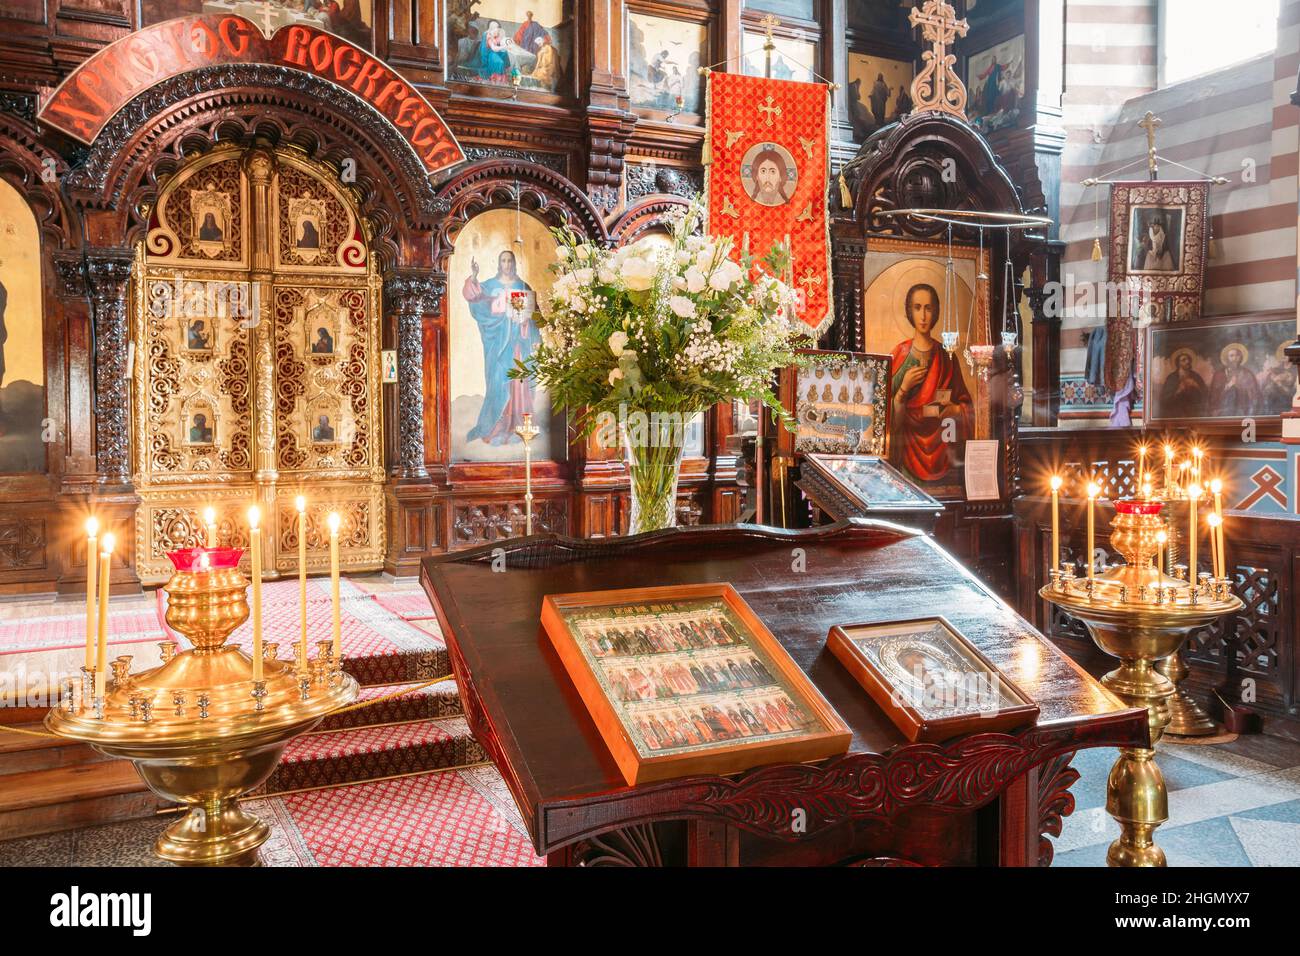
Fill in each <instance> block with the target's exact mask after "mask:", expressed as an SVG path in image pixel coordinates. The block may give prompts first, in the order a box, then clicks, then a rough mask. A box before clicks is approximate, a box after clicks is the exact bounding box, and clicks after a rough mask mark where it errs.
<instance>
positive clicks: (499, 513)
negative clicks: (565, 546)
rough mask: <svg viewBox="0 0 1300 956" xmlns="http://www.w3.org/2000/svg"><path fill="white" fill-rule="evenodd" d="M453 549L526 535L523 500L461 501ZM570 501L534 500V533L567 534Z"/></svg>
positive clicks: (453, 520)
mask: <svg viewBox="0 0 1300 956" xmlns="http://www.w3.org/2000/svg"><path fill="white" fill-rule="evenodd" d="M451 523H452V528H451V533H452V540H451V546H452V547H453V548H464V547H470V546H472V545H478V544H490V543H492V542H494V541H504V540H505V539H506V538H514V537H518V536H520V535H522V534H523V533H524V527H525V524H526V515H525V512H524V502H523V499H522V498H520V499H518V500H510V501H473V502H470V501H458V502H456V503H455V504H453V506H452V512H451ZM568 527H569V502H568V498H536V499H534V500H533V533H534V534H541V533H543V532H554V533H556V534H567V533H568Z"/></svg>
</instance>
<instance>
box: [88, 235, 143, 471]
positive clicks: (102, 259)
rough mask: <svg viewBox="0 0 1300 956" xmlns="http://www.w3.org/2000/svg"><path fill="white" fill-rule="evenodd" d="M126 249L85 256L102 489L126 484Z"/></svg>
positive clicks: (128, 464)
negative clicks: (93, 327)
mask: <svg viewBox="0 0 1300 956" xmlns="http://www.w3.org/2000/svg"><path fill="white" fill-rule="evenodd" d="M132 265H133V257H132V253H131V250H130V249H96V250H93V251H91V252H90V253H89V254H88V256H87V269H88V271H89V276H88V281H89V292H90V300H91V303H92V312H91V314H92V316H93V321H94V326H95V356H94V362H95V466H96V470H97V471H98V472H99V476H100V480H101V481H102V482H104V483H105V484H110V485H121V486H127V487H129V486H130V484H131V476H130V469H131V450H130V413H129V409H128V402H129V400H130V387H129V375H128V372H127V347H128V346H127V342H128V338H129V336H128V333H127V315H128V303H127V292H128V289H129V286H130V281H131V268H132Z"/></svg>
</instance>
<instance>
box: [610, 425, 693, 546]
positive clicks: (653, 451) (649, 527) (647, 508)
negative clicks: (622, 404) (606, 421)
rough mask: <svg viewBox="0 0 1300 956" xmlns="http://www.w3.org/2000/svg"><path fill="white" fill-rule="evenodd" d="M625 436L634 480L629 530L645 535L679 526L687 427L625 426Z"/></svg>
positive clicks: (629, 476) (629, 469) (625, 447)
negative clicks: (679, 491)
mask: <svg viewBox="0 0 1300 956" xmlns="http://www.w3.org/2000/svg"><path fill="white" fill-rule="evenodd" d="M678 418H680V416H678ZM622 437H623V454H624V458H625V460H626V462H627V473H628V478H629V479H630V481H631V516H630V518H629V519H628V528H627V533H628V534H641V533H642V532H645V531H658V530H660V529H661V528H671V527H673V526H675V525H676V524H677V479H678V477H679V475H680V474H681V470H682V455H683V453H684V452H685V450H686V429H685V427H681V426H679V427H671V426H663V427H652V428H647V429H640V430H637V429H632V428H624V429H623V436H622Z"/></svg>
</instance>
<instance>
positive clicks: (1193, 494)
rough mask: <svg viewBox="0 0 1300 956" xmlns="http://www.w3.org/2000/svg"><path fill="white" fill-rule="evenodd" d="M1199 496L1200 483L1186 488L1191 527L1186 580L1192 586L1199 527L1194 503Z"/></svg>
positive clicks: (1188, 540)
mask: <svg viewBox="0 0 1300 956" xmlns="http://www.w3.org/2000/svg"><path fill="white" fill-rule="evenodd" d="M1200 498H1201V486H1200V485H1192V486H1191V487H1190V488H1188V489H1187V504H1188V506H1189V510H1190V512H1191V521H1190V525H1191V527H1190V530H1189V532H1188V535H1187V581H1188V583H1189V584H1191V585H1192V586H1193V587H1195V585H1196V537H1197V531H1198V530H1199V528H1200V525H1199V524H1198V523H1197V519H1196V505H1197V502H1199V501H1200Z"/></svg>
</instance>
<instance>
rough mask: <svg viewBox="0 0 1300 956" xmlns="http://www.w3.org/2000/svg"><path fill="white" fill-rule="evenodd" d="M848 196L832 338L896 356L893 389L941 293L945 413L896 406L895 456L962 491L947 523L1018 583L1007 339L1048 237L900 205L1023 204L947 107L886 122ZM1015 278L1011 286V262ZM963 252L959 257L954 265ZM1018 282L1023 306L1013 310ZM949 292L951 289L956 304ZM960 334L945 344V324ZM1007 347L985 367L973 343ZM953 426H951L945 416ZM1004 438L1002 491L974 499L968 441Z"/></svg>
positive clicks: (866, 150)
mask: <svg viewBox="0 0 1300 956" xmlns="http://www.w3.org/2000/svg"><path fill="white" fill-rule="evenodd" d="M843 176H844V185H845V189H846V191H847V198H850V199H852V200H853V204H852V208H845V205H844V202H843V199H841V202H840V203H839V204H838V208H835V207H833V211H834V213H835V218H834V221H833V225H832V231H833V237H834V238H833V245H834V269H835V296H836V322H835V325H834V327H832V329H831V330H830V331H829V332H828V333H827V334H826V335H825V336H824V337H823V343H822V344H823V347H824V348H837V349H844V350H846V351H853V352H867V353H874V354H886V355H890V356H891V375H892V376H894V378H891V388H894V387H896V385H897V381H896V379H897V378H898V377H899V376H901V375H902V374H905V372H906V368H905V364H906V363H905V361H904V359H905V357H906V356H907V354H908V349H909V345H910V342H911V339H912V338H913V336H914V335H915V329H914V327H913V325H912V323H911V320H910V319H909V317H908V306H909V304H910V302H911V301H912V299H913V297H914V296H921V297H924V298H932V299H933V300H937V301H935V306H936V309H935V311H936V313H937V315H938V319H937V320H936V322H935V325H934V327H933V334H932V346H933V352H932V354H933V355H934V356H935V358H934V359H933V361H934V362H936V363H938V364H939V366H940V369H939V374H938V376H937V377H936V376H935V375H934V374H931V375H930V376H929V377H928V378H927V379H926V382H927V386H928V385H935V386H937V389H938V390H937V392H936V395H937V397H938V398H939V399H940V401H939V402H938V403H937V406H936V407H942V409H943V415H941V416H936V417H934V418H931V419H929V420H927V419H926V418H924V417H918V416H914V415H907V414H904V415H901V416H900V415H898V414H893V415H892V416H891V420H890V426H889V435H888V441H887V446H888V451H887V455H888V458H889V460H890V461H891V463H892V464H893V465H894V466H895V467H896V468H898V469H899V470H900V471H901V472H902V473H903V474H904V475H905V476H907V477H908V478H909V479H911V480H912V481H914V482H915V483H916V484H917V486H918V487H919V488H920V489H921V490H922V491H924V492H926V493H928V494H930V495H933V496H934V497H935V498H937V499H939V500H940V501H943V502H945V503H950V505H949V507H948V508H947V509H946V510H945V512H944V515H943V516H942V517H941V519H940V521H939V525H938V527H937V529H936V534H937V536H938V537H939V538H940V540H942V541H943V542H944V543H945V545H946V546H948V547H949V548H950V549H952V550H953V551H954V553H956V554H957V555H959V556H960V557H962V558H963V560H965V561H967V562H968V563H970V565H971V566H972V567H973V568H974V569H975V570H976V572H977V573H979V574H981V576H983V577H984V578H985V579H986V580H989V581H994V582H1008V585H1009V582H1010V580H1011V577H1010V560H1009V558H1010V555H1009V545H1010V540H1011V535H1012V527H1011V525H1012V522H1011V512H1010V500H1011V498H1012V496H1013V495H1014V494H1015V493H1016V489H1015V480H1016V474H1017V464H1018V445H1017V428H1018V421H1017V409H1018V407H1019V404H1020V397H1021V395H1020V384H1019V383H1020V375H1021V371H1020V367H1019V359H1020V355H1021V353H1020V352H1019V350H1017V351H1016V352H1015V353H1014V354H1013V355H1009V354H1008V353H1007V352H1006V351H1005V350H1004V349H1003V348H1002V347H1001V332H1002V331H1003V330H1004V329H1006V330H1010V331H1014V332H1016V333H1017V334H1018V336H1019V338H1020V339H1021V340H1022V341H1023V339H1024V337H1025V336H1026V334H1030V333H1029V330H1027V329H1026V328H1024V327H1023V323H1022V322H1021V320H1020V315H1019V310H1018V308H1017V306H1018V303H1019V300H1020V296H1021V293H1022V291H1023V290H1022V288H1021V286H1020V281H1019V277H1021V276H1022V275H1024V273H1025V270H1026V267H1027V266H1029V265H1030V264H1031V262H1033V260H1035V259H1037V260H1038V262H1039V270H1040V271H1041V268H1042V266H1041V263H1042V261H1043V260H1044V259H1045V258H1046V257H1047V256H1048V253H1047V251H1046V248H1045V243H1044V241H1043V239H1042V238H1041V237H1035V236H1033V235H1032V234H1031V235H1029V236H1026V235H1025V234H1024V233H1022V232H1015V231H1012V233H1011V237H1010V244H1009V245H1008V239H1007V234H1006V232H1005V231H1004V230H986V231H985V234H984V236H983V239H981V238H980V236H979V233H978V231H977V230H975V229H974V228H971V227H963V226H954V227H952V228H951V232H950V231H949V226H947V225H944V224H943V223H939V222H934V221H927V220H922V219H917V218H915V217H910V216H894V215H892V214H891V213H892V211H893V210H901V209H910V208H929V209H955V210H963V211H969V212H975V211H985V212H998V213H1023V212H1025V209H1024V207H1023V205H1022V203H1021V199H1020V196H1019V192H1018V190H1017V188H1016V186H1015V184H1014V183H1013V181H1012V180H1011V177H1010V175H1009V174H1008V172H1007V170H1006V169H1005V168H1004V167H1003V166H1002V165H1001V164H1000V163H999V162H998V160H997V159H996V158H995V157H994V155H993V153H992V151H991V149H990V148H989V145H988V143H987V142H986V141H985V139H984V138H983V137H982V136H981V135H980V134H979V133H978V132H976V131H975V130H974V128H973V127H972V126H971V125H969V124H968V123H965V122H963V121H961V120H959V119H956V118H954V117H951V116H944V115H940V114H937V113H921V114H913V115H911V116H909V117H907V118H905V119H904V120H902V121H901V122H898V123H894V124H891V125H888V126H885V127H883V128H881V129H880V130H879V131H878V132H876V133H873V134H872V135H871V137H870V138H869V139H868V140H867V142H866V143H865V144H863V146H862V148H861V150H860V151H859V153H858V155H857V156H856V157H855V158H854V159H853V160H852V161H851V162H850V163H848V164H847V165H846V166H845V167H844V170H843ZM1008 256H1009V257H1010V261H1011V263H1012V270H1011V271H1012V275H1013V276H1015V277H1016V280H1015V281H1013V282H1012V283H1011V287H1010V289H1009V290H1008V292H1006V293H1004V288H1003V286H1004V282H1003V281H1000V280H1003V279H1004V264H1005V262H1006V260H1007V258H1008ZM950 262H951V266H950V265H949V263H950ZM1008 294H1009V296H1010V298H1011V299H1012V302H1013V310H1014V314H1010V313H1009V311H1008V309H1007V301H1006V300H1007V298H1008ZM944 299H948V300H949V301H947V302H945V301H944ZM945 327H946V328H947V329H949V330H951V331H955V332H956V333H957V342H956V347H955V348H954V349H953V350H952V352H951V353H950V354H944V350H943V348H942V346H941V345H940V344H939V341H938V340H939V338H940V334H939V333H940V331H941V330H942V329H944V328H945ZM993 346H996V347H995V348H993V349H992V361H991V363H985V364H983V365H981V364H980V363H979V362H977V361H976V356H975V355H974V354H973V353H972V351H971V350H972V348H973V347H984V348H985V349H986V354H987V349H988V348H989V347H993ZM945 418H946V419H948V420H949V425H950V426H951V427H952V433H951V434H945V433H944V427H945V424H944V419H945ZM972 440H973V441H990V440H996V441H997V442H998V447H997V465H996V478H997V488H998V494H997V496H996V497H994V498H989V499H987V500H968V499H967V493H966V490H967V489H966V482H965V474H964V468H965V450H966V442H967V441H972Z"/></svg>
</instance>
